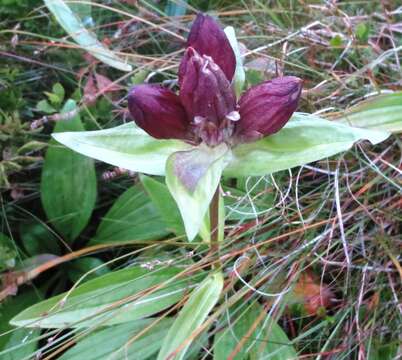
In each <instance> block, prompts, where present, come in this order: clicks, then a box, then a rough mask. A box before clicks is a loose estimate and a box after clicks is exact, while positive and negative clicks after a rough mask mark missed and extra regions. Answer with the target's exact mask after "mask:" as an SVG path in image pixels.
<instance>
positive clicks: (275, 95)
mask: <svg viewBox="0 0 402 360" xmlns="http://www.w3.org/2000/svg"><path fill="white" fill-rule="evenodd" d="M301 90H302V80H301V79H299V78H297V77H294V76H285V77H281V78H276V79H273V80H271V81H267V82H264V83H262V84H260V85H257V86H254V87H252V88H250V89H249V90H247V91H246V93H245V94H244V95H243V96H242V97H241V98H240V102H239V107H240V109H239V112H240V120H239V121H238V122H237V123H236V130H235V136H236V138H237V139H238V141H240V142H250V141H255V140H258V139H260V138H262V137H264V136H267V135H271V134H274V133H276V132H277V131H279V130H280V129H282V127H284V126H285V124H286V123H287V122H288V120H289V119H290V117H291V116H292V114H293V113H294V112H295V110H296V108H297V105H298V102H299V98H300V94H301Z"/></svg>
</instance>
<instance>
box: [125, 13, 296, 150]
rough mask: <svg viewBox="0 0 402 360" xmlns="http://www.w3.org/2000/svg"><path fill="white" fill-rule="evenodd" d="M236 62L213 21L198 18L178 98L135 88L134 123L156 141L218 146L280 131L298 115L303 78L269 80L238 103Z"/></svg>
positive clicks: (181, 72) (132, 94)
mask: <svg viewBox="0 0 402 360" xmlns="http://www.w3.org/2000/svg"><path fill="white" fill-rule="evenodd" d="M235 69H236V57H235V54H234V52H233V49H232V47H231V45H230V43H229V40H228V38H227V36H226V34H225V32H224V31H223V30H222V29H221V27H220V26H219V25H218V23H216V22H215V20H214V19H213V18H212V17H210V16H208V15H204V14H199V15H198V16H197V18H196V20H195V22H194V24H193V26H192V28H191V31H190V34H189V36H188V40H187V48H186V51H185V53H184V56H183V58H182V60H181V63H180V67H179V87H180V92H179V95H177V94H175V93H174V92H173V91H171V90H169V89H167V88H164V87H162V86H160V85H147V84H144V85H137V86H134V87H133V88H132V89H131V91H130V93H129V97H128V106H129V110H130V113H131V115H132V116H133V118H134V120H135V122H136V124H137V125H138V126H139V127H141V128H142V129H144V130H145V131H146V132H147V133H148V134H150V135H151V136H153V137H155V138H157V139H180V140H184V141H186V142H189V143H191V144H199V143H201V142H204V143H206V144H207V145H208V146H211V147H213V146H216V145H219V144H220V143H222V142H225V143H227V144H228V145H231V146H233V145H236V144H237V143H242V142H250V141H255V140H258V139H260V138H262V137H265V136H268V135H271V134H274V133H276V132H277V131H279V130H280V129H281V128H282V127H283V126H284V125H285V124H286V123H287V121H288V120H289V119H290V117H291V116H292V114H293V112H294V111H295V110H296V108H297V105H298V101H299V98H300V94H301V89H302V81H301V79H299V78H297V77H294V76H285V77H279V78H275V79H273V80H270V81H266V82H264V83H262V84H259V85H257V86H254V87H251V88H250V89H249V90H247V91H246V92H245V93H244V94H243V95H242V96H241V97H240V99H236V96H235V92H234V90H233V85H232V80H233V76H234V73H235Z"/></svg>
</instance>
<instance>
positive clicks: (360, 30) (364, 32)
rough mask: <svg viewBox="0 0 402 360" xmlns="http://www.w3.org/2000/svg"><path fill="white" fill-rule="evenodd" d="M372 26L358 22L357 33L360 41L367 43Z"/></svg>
mask: <svg viewBox="0 0 402 360" xmlns="http://www.w3.org/2000/svg"><path fill="white" fill-rule="evenodd" d="M369 33H370V28H369V26H368V24H367V23H364V22H361V23H359V24H357V26H356V30H355V34H356V37H357V39H358V40H359V41H361V42H362V43H367V41H368V38H369Z"/></svg>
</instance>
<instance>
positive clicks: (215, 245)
mask: <svg viewBox="0 0 402 360" xmlns="http://www.w3.org/2000/svg"><path fill="white" fill-rule="evenodd" d="M209 223H210V229H211V243H210V254H211V255H212V256H214V257H215V256H217V257H218V260H217V261H216V262H213V264H212V266H213V267H214V268H218V267H220V265H221V262H220V260H219V185H218V187H217V188H216V190H215V194H214V196H213V198H212V201H211V204H210V205H209Z"/></svg>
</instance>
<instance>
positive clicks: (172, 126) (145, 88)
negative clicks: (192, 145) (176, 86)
mask: <svg viewBox="0 0 402 360" xmlns="http://www.w3.org/2000/svg"><path fill="white" fill-rule="evenodd" d="M128 109H129V110H130V113H131V116H132V117H133V118H134V121H135V123H136V124H137V125H138V126H139V127H140V128H142V129H143V130H145V131H146V132H147V133H148V134H149V135H151V136H153V137H154V138H157V139H182V140H186V139H188V138H189V121H188V119H187V115H186V111H185V110H184V108H183V106H182V104H181V102H180V98H179V97H178V96H177V95H176V94H175V93H174V92H172V91H171V90H169V89H166V88H164V87H162V86H159V85H137V86H134V87H133V88H132V89H131V90H130V93H129V95H128Z"/></svg>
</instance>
